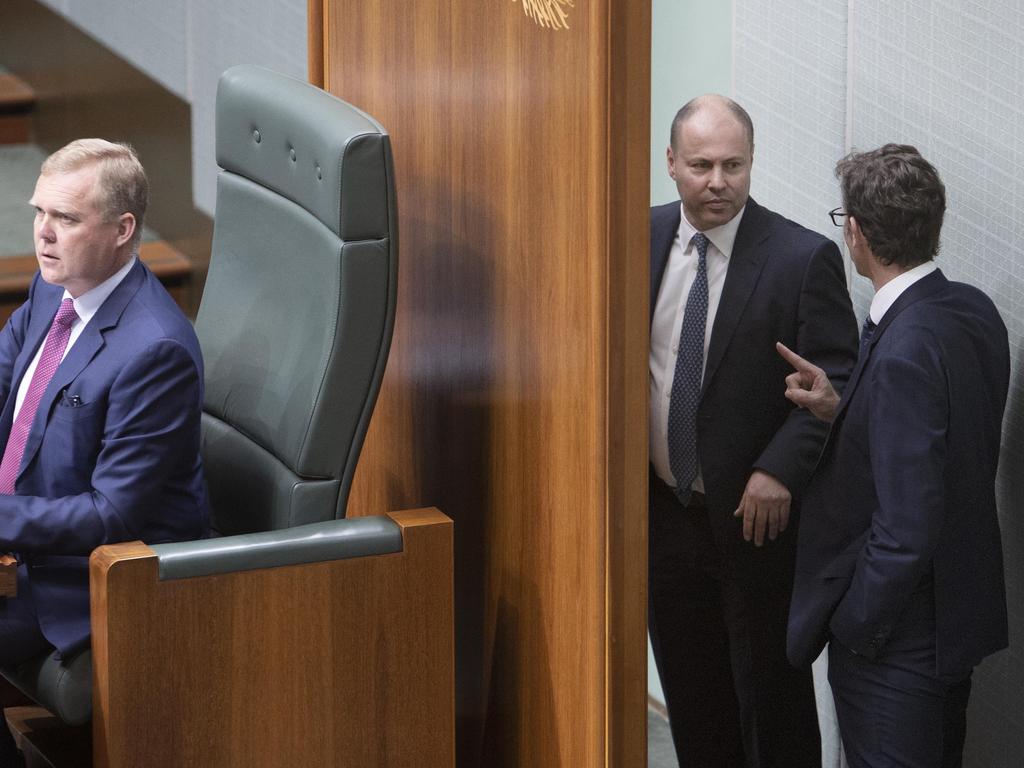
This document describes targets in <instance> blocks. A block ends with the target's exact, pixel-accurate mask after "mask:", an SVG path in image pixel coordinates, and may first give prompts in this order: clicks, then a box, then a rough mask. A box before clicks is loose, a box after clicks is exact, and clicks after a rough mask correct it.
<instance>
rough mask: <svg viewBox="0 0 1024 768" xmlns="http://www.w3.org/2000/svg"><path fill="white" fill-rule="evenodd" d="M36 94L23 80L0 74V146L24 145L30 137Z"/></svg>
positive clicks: (11, 75)
mask: <svg viewBox="0 0 1024 768" xmlns="http://www.w3.org/2000/svg"><path fill="white" fill-rule="evenodd" d="M35 104H36V94H35V91H33V90H32V88H31V87H30V86H29V85H28V84H27V83H25V81H24V80H22V79H21V78H19V77H18V76H17V75H13V74H11V73H10V72H0V144H24V143H26V142H28V141H29V140H30V137H31V135H32V118H31V113H32V109H33V108H34V107H35Z"/></svg>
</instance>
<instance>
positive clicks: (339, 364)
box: [196, 66, 398, 535]
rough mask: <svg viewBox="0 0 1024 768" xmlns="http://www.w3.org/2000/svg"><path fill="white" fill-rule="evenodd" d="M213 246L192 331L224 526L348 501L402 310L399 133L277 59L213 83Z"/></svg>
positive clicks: (298, 520) (242, 528)
mask: <svg viewBox="0 0 1024 768" xmlns="http://www.w3.org/2000/svg"><path fill="white" fill-rule="evenodd" d="M216 134H217V139H216V141H217V163H218V164H219V165H220V167H221V169H222V170H221V172H220V175H219V178H218V184H217V210H216V215H215V218H214V237H213V252H212V256H211V261H210V269H209V273H208V276H207V279H206V287H205V290H204V293H203V299H202V304H201V306H200V308H199V313H198V316H197V319H196V331H197V333H198V335H199V341H200V344H201V345H202V350H203V358H204V361H205V366H206V395H205V400H204V406H203V461H204V462H205V467H206V475H207V482H208V485H209V491H210V503H211V522H212V525H213V528H214V530H215V531H216V532H218V533H220V534H225V535H227V534H234V533H246V532H252V531H261V530H274V529H280V528H287V527H290V526H293V525H300V524H303V523H311V522H317V521H322V520H330V519H334V518H341V517H344V516H345V505H346V501H347V499H348V491H349V487H350V485H351V482H352V475H353V473H354V471H355V466H356V461H357V459H358V457H359V451H360V449H361V447H362V442H363V438H364V436H365V434H366V428H367V425H368V423H369V419H370V414H371V413H372V410H373V405H374V402H375V400H376V396H377V392H378V389H379V387H380V381H381V378H382V376H383V374H384V365H385V362H386V360H387V355H388V349H389V347H390V343H391V331H392V328H393V325H394V316H395V297H396V283H397V265H398V259H397V247H398V244H397V219H396V210H395V191H394V170H393V166H392V160H391V144H390V139H389V137H388V135H387V133H386V132H385V131H384V129H383V128H382V127H381V126H380V125H379V124H378V123H377V122H376V121H375V120H374V119H373V118H371V117H370V116H368V115H366V114H365V113H363V112H361V111H360V110H358V109H356V108H355V107H353V106H351V105H349V104H346V103H345V102H343V101H341V100H340V99H337V98H335V97H333V96H331V95H330V94H328V93H325V92H324V91H322V90H320V89H319V88H315V87H313V86H311V85H309V84H308V83H304V82H301V81H299V80H295V79H293V78H290V77H285V76H283V75H279V74H276V73H274V72H271V71H269V70H266V69H262V68H259V67H252V66H239V67H233V68H232V69H229V70H228V71H227V72H225V73H224V75H223V76H222V77H221V79H220V83H219V85H218V89H217V130H216Z"/></svg>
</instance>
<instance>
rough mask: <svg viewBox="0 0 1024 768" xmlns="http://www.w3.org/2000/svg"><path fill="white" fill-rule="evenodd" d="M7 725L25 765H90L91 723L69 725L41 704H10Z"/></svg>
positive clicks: (28, 767) (40, 767) (63, 767)
mask: <svg viewBox="0 0 1024 768" xmlns="http://www.w3.org/2000/svg"><path fill="white" fill-rule="evenodd" d="M4 717H5V719H6V720H7V727H8V728H9V729H10V731H11V734H12V735H13V736H14V743H15V744H16V745H17V747H18V749H19V750H20V751H21V754H22V757H23V758H24V760H25V768H89V766H91V765H92V725H91V724H89V725H80V726H74V727H72V726H69V725H65V724H64V723H63V722H61V720H60V718H58V717H57V716H56V715H53V714H51V713H50V711H49V710H47V709H43V708H42V707H8V708H7V709H5V710H4Z"/></svg>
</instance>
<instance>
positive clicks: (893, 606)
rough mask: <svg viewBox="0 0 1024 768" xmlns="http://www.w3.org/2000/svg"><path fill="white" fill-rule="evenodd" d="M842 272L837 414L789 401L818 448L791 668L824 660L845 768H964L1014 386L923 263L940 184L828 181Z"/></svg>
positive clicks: (968, 293) (892, 173) (802, 371)
mask: <svg viewBox="0 0 1024 768" xmlns="http://www.w3.org/2000/svg"><path fill="white" fill-rule="evenodd" d="M836 173H837V175H838V176H839V178H840V182H841V187H842V194H843V201H844V206H843V209H836V210H835V211H833V212H832V216H833V220H834V221H836V222H837V224H842V225H843V234H844V237H845V239H846V244H847V246H848V247H849V250H850V255H851V257H852V259H853V263H854V265H855V266H856V268H857V272H859V273H860V274H861V275H863V276H864V277H867V278H868V279H869V280H871V283H872V285H873V286H874V288H875V296H874V299H873V300H872V302H871V307H870V311H869V314H868V317H867V318H866V321H865V327H864V334H863V338H862V341H861V352H860V358H859V359H858V362H857V367H856V368H855V369H854V372H853V374H852V376H851V378H850V380H849V382H848V383H847V384H846V387H845V390H844V391H843V393H842V397H841V398H840V396H839V395H838V394H837V393H836V391H835V390H834V389H833V388H832V386H831V384H830V383H829V375H828V373H827V372H826V371H824V370H822V369H821V368H819V367H818V366H815V365H812V364H811V363H809V362H807V360H805V359H804V358H805V357H808V356H807V355H803V356H801V355H797V354H795V353H793V352H792V351H790V350H789V349H788V348H787V347H786V346H783V345H780V346H779V351H780V353H781V354H782V355H783V356H784V357H785V358H786V359H787V360H788V361H789V362H790V363H791V364H792V365H793V366H794V367H795V368H796V373H792V374H790V376H789V377H788V378H787V379H786V384H787V390H786V396H787V397H789V399H790V400H792V401H793V402H795V403H797V404H798V405H801V406H803V407H805V408H806V409H807V410H808V411H809V412H811V413H813V414H814V415H815V416H817V417H818V418H820V419H822V420H823V421H824V422H830V423H831V425H832V426H831V432H830V435H829V439H828V442H827V444H826V447H825V450H824V452H823V454H822V458H821V461H820V463H819V465H818V469H817V471H816V473H815V476H814V478H813V479H812V481H811V485H810V487H809V488H808V490H807V493H806V495H805V498H804V508H803V511H804V519H803V522H802V523H801V526H802V527H801V531H800V547H799V553H798V560H797V578H796V584H795V588H794V593H793V603H792V608H791V612H790V622H789V655H790V658H791V659H792V660H793V662H794V663H796V664H801V665H809V664H810V663H811V661H812V660H813V659H814V658H815V657H816V656H817V655H818V653H819V652H820V651H821V649H822V647H824V645H825V643H826V641H827V642H828V649H829V651H828V654H829V655H828V658H829V681H830V683H831V685H832V691H833V696H834V698H835V703H836V712H837V715H838V719H839V729H840V733H841V735H842V738H843V744H844V747H845V749H846V755H847V759H848V760H849V762H850V765H851V766H852V767H853V768H873V767H876V766H877V767H879V768H881V766H891V765H901V766H907V768H935V767H936V766H943V767H944V768H946V767H950V768H951V767H952V766H959V765H960V764H961V756H962V751H963V745H964V735H965V731H966V710H967V701H968V697H969V696H970V691H971V672H972V670H973V668H974V666H975V665H976V664H977V663H978V662H980V661H981V660H982V659H983V658H984V657H985V656H987V655H988V654H990V653H993V652H995V651H997V650H999V649H1001V648H1005V647H1006V645H1007V618H1006V596H1005V589H1004V586H1003V563H1002V546H1001V542H1000V533H999V522H998V519H997V516H996V497H995V479H996V469H997V465H998V462H999V446H1000V436H1001V432H1002V419H1003V409H1004V406H1005V404H1006V396H1007V388H1008V385H1009V371H1010V357H1009V347H1008V342H1007V334H1006V327H1005V326H1004V325H1003V322H1002V320H1001V318H1000V317H999V313H998V311H997V310H996V308H995V306H994V305H993V304H992V302H991V300H989V298H988V297H986V296H985V295H984V294H982V293H981V292H980V291H978V290H977V289H975V288H973V287H971V286H968V285H964V284H962V283H955V282H950V281H949V280H947V279H946V278H945V276H943V274H942V272H940V271H939V270H938V268H937V267H936V266H935V263H934V261H933V259H934V257H935V254H936V253H937V251H938V248H939V233H940V231H941V229H942V219H943V214H944V212H945V208H946V198H945V188H944V187H943V184H942V182H941V180H940V179H939V176H938V173H937V172H936V171H935V169H934V168H933V167H932V166H931V164H929V163H928V162H927V161H926V160H925V159H924V158H923V157H921V155H920V154H919V153H918V151H917V150H916V149H915V148H914V147H910V146H906V145H897V144H887V145H885V146H884V147H881V148H880V149H877V150H874V151H871V152H863V153H854V154H851V155H849V156H848V157H846V158H844V159H843V160H841V161H840V162H839V164H838V166H837V168H836Z"/></svg>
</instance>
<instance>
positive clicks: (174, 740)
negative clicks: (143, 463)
mask: <svg viewBox="0 0 1024 768" xmlns="http://www.w3.org/2000/svg"><path fill="white" fill-rule="evenodd" d="M391 517H392V518H393V519H394V520H395V521H396V522H397V523H398V524H399V526H400V527H401V528H402V536H403V551H402V552H400V553H395V554H389V555H381V556H376V557H360V558H353V559H349V560H336V561H329V562H323V563H314V564H309V565H301V566H287V567H281V568H272V569H265V570H254V571H245V572H241V573H233V574H224V575H217V576H207V577H202V578H194V579H181V580H175V581H158V580H157V561H156V557H155V555H153V552H152V550H150V549H149V548H148V547H145V546H144V545H142V544H139V543H137V542H136V543H130V544H118V545H111V546H106V547H100V548H99V549H98V550H96V552H95V553H94V554H93V557H92V562H91V567H90V571H91V590H92V600H93V605H92V615H93V652H94V686H95V688H94V693H93V704H94V718H93V738H94V764H95V766H96V768H128V767H129V766H131V767H135V766H142V765H144V766H147V768H171V767H172V766H175V767H177V766H180V767H181V768H186V767H187V768H191V767H192V766H217V768H243V766H244V767H245V768H252V767H255V768H259V767H260V766H263V767H265V768H272V767H273V768H278V767H279V766H283V765H289V766H290V765H295V766H317V768H331V767H333V766H338V767H339V768H340V767H341V766H346V768H364V767H365V768H370V767H371V766H394V767H395V768H423V767H424V766H431V767H434V766H436V767H437V768H452V766H454V764H455V747H454V740H455V736H454V731H455V722H454V706H453V690H454V667H453V657H454V648H453V632H452V621H453V619H452V615H453V607H452V524H451V521H450V520H449V519H448V518H447V517H445V516H444V515H442V514H440V513H439V512H438V511H437V510H413V511H411V512H399V513H393V514H392V515H391Z"/></svg>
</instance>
